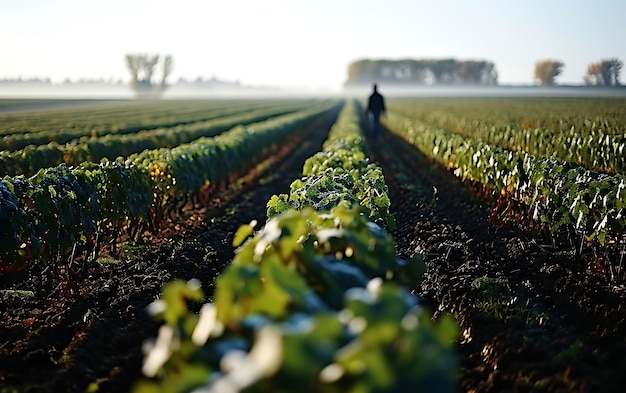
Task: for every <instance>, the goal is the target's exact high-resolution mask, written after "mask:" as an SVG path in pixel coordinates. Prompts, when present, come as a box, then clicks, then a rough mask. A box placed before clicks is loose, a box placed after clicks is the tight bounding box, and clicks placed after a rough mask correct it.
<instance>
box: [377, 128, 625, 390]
mask: <svg viewBox="0 0 626 393" xmlns="http://www.w3.org/2000/svg"><path fill="white" fill-rule="evenodd" d="M370 144H371V149H372V155H373V158H374V159H375V160H377V161H378V163H379V164H380V165H381V166H382V168H383V172H384V173H385V179H386V181H387V184H388V185H389V188H390V197H391V200H392V209H393V213H394V215H395V217H396V220H397V224H398V225H397V229H396V231H395V232H394V237H395V239H396V241H397V243H398V253H399V255H400V256H401V257H403V258H406V259H411V258H413V257H414V256H415V255H416V254H421V255H423V257H424V259H425V262H426V266H427V271H426V274H425V278H424V282H423V284H422V287H421V288H417V289H416V292H417V293H419V294H420V295H421V296H422V297H425V298H426V300H427V302H430V303H431V304H432V305H433V308H435V310H436V311H437V312H441V311H445V312H450V313H452V314H453V315H454V316H455V317H456V318H457V320H459V322H460V324H461V328H462V331H463V335H462V338H461V340H460V342H459V351H460V354H461V356H462V362H463V367H462V370H461V375H460V384H461V388H462V390H464V391H480V392H491V391H494V392H495V391H563V392H565V391H568V392H571V391H600V390H601V391H619V390H620V386H623V383H624V377H623V376H622V373H621V370H623V360H621V355H620V354H621V353H623V350H624V339H623V336H621V337H620V336H618V335H617V334H615V329H617V330H618V331H622V329H621V328H617V327H615V324H614V323H615V322H616V321H617V323H619V324H621V325H623V321H624V319H625V318H624V313H623V312H620V313H617V314H618V315H613V316H612V317H613V318H612V320H611V321H610V322H609V323H607V322H606V321H604V320H602V319H597V318H592V319H591V320H589V318H587V320H586V321H585V323H583V322H582V319H585V317H586V316H587V315H585V314H580V313H578V314H576V315H573V314H572V313H573V310H572V307H571V304H572V302H574V303H576V302H577V301H578V300H577V298H571V296H570V298H569V299H567V300H564V299H562V298H563V296H562V295H561V294H560V292H561V291H562V290H565V289H563V288H559V287H555V286H554V285H552V286H548V285H547V280H546V274H544V273H542V272H541V271H540V270H539V269H540V268H541V269H543V268H545V267H546V266H553V267H554V268H553V270H555V271H558V272H559V273H560V274H566V272H567V271H566V269H558V268H557V267H558V266H560V265H559V263H558V261H555V260H553V259H552V256H551V255H550V254H549V253H547V252H546V251H544V250H543V249H542V248H541V247H539V246H538V245H537V242H536V241H535V240H533V239H530V238H527V237H526V236H524V235H523V234H522V233H521V232H519V231H517V230H515V229H514V228H501V227H496V226H493V225H490V224H489V223H488V219H489V216H490V210H491V208H492V207H493V206H494V205H495V203H494V201H492V200H489V199H486V198H485V196H484V195H481V196H478V195H476V194H474V193H472V192H471V190H469V189H468V188H467V187H465V186H464V185H463V184H461V183H460V182H459V181H458V180H456V178H454V177H453V176H452V175H451V174H450V173H449V172H447V171H445V170H443V169H440V168H439V167H438V166H437V165H435V164H434V163H432V162H430V161H429V160H428V159H426V158H425V157H424V156H423V155H422V154H420V153H419V152H418V151H417V150H416V149H415V148H414V147H412V146H410V145H408V144H407V143H406V142H405V141H404V140H402V139H401V138H399V137H397V136H395V135H393V134H390V133H388V132H387V133H384V135H382V136H381V137H379V138H377V139H373V138H370ZM548 277H550V278H551V279H555V278H556V277H555V276H554V275H550V276H548ZM573 281H574V280H572V279H569V280H568V279H567V278H566V277H565V278H562V279H561V280H560V281H559V283H569V284H571V283H572V282H573ZM605 287H606V284H605ZM566 292H567V293H570V294H571V293H573V292H575V290H566ZM588 292H590V291H585V295H588ZM611 293H612V296H613V297H620V294H614V293H613V292H611ZM557 298H558V299H557ZM578 299H580V298H578ZM605 299H606V298H603V297H602V296H600V297H597V298H595V302H596V303H597V304H595V307H600V308H601V309H602V310H604V311H605V312H606V308H607V307H608V308H609V309H612V310H617V306H615V305H613V306H604V307H603V304H604V300H605ZM563 302H565V303H563ZM587 302H589V299H587ZM613 302H614V301H612V302H609V304H613ZM608 325H610V326H613V330H612V333H613V334H611V335H610V336H606V329H604V330H603V329H601V328H599V327H600V326H608ZM599 329H600V330H603V331H604V332H605V336H604V337H602V336H599V335H596V333H595V332H596V331H597V330H599Z"/></svg>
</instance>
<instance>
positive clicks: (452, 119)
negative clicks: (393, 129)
mask: <svg viewBox="0 0 626 393" xmlns="http://www.w3.org/2000/svg"><path fill="white" fill-rule="evenodd" d="M416 108H417V109H416ZM394 109H396V110H398V111H399V112H401V113H402V114H404V115H406V116H407V117H410V118H412V119H413V120H415V121H419V122H422V123H425V124H426V125H428V126H434V127H437V128H444V129H447V130H449V131H452V132H455V133H457V134H460V135H463V136H464V137H468V138H473V139H481V140H483V141H484V142H485V143H488V144H490V145H493V146H500V147H502V148H504V149H508V150H513V151H525V152H526V153H529V154H531V155H533V156H537V157H546V158H555V159H558V160H560V161H570V162H575V163H577V164H578V165H583V166H585V167H587V168H589V169H592V170H599V171H604V172H608V173H620V174H625V173H626V132H625V131H624V129H623V126H622V128H621V129H618V128H615V127H616V126H613V128H611V129H609V130H607V129H606V127H601V126H598V125H597V124H596V123H594V122H586V123H583V124H578V125H571V126H570V128H567V129H565V128H564V127H563V125H562V124H561V125H560V126H558V127H554V128H544V127H537V126H535V124H533V122H532V120H524V121H522V122H521V123H522V124H516V123H515V122H513V121H511V118H508V117H506V116H505V117H504V119H501V120H495V119H494V120H487V119H485V118H482V117H477V116H478V115H477V114H476V113H466V114H455V113H454V111H450V110H445V111H433V112H429V113H425V112H424V109H422V108H419V104H410V103H408V102H405V103H403V104H399V105H397V106H396V107H394ZM533 115H534V114H533ZM624 120H625V121H626V119H624ZM568 124H569V123H568ZM622 124H623V123H622Z"/></svg>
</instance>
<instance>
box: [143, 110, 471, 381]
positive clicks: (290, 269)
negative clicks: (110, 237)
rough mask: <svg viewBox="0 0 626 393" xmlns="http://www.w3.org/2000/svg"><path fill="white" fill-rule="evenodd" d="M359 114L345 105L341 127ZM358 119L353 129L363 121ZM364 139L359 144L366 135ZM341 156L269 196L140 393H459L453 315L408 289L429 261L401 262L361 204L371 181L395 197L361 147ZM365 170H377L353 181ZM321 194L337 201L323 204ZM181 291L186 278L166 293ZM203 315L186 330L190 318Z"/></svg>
mask: <svg viewBox="0 0 626 393" xmlns="http://www.w3.org/2000/svg"><path fill="white" fill-rule="evenodd" d="M353 108H354V107H353V106H352V105H347V106H346V107H345V108H344V111H343V112H342V113H341V115H340V120H339V121H338V123H340V124H342V123H341V119H346V118H347V116H350V115H351V114H352V113H354V112H352V111H353ZM346 113H348V115H346ZM353 120H354V118H352V120H351V122H350V123H349V124H350V127H352V126H353V125H355V124H358V123H356V122H354V121H353ZM352 128H353V130H355V131H357V132H358V127H352ZM342 129H345V127H343V126H342ZM331 134H332V133H331ZM355 136H356V138H354V139H353V140H354V141H355V142H356V141H359V140H362V138H361V137H358V135H355ZM331 139H332V135H331V136H330V137H329V140H331ZM328 145H332V143H328ZM340 150H342V151H346V152H349V151H350V148H349V146H348V148H346V149H340ZM332 151H333V150H332V148H331V147H328V146H327V147H326V150H325V152H324V154H323V155H318V156H317V157H315V158H314V159H311V160H309V161H307V164H305V169H304V172H307V173H308V175H307V176H306V178H305V179H304V180H301V181H296V182H294V184H292V193H291V194H290V196H286V195H281V196H273V197H272V199H271V200H270V201H269V202H268V212H269V213H270V216H271V218H270V219H269V220H268V222H267V223H266V225H265V226H264V227H263V228H262V229H261V230H259V231H258V232H257V233H256V234H254V236H253V237H249V238H247V240H244V239H245V238H246V236H247V235H249V234H251V233H252V227H251V226H244V227H243V228H242V229H240V230H239V231H238V232H237V235H236V240H235V243H236V244H240V246H239V248H238V249H237V252H236V255H235V258H234V259H233V261H232V263H231V265H230V266H229V267H227V268H226V269H225V271H224V272H223V273H222V274H221V275H220V277H219V278H218V279H217V282H216V291H215V301H214V303H213V304H207V305H205V306H204V307H203V309H202V311H201V313H200V316H199V317H198V318H197V319H196V317H195V316H193V315H189V314H182V315H181V314H176V315H178V316H179V321H178V322H172V321H171V320H170V321H168V322H167V325H164V326H174V325H177V326H180V327H178V328H177V329H173V330H170V329H168V328H165V330H164V333H163V334H161V333H160V334H159V338H158V339H157V342H159V341H161V342H163V343H164V344H163V345H162V346H158V345H157V346H155V347H154V348H153V349H152V350H151V351H149V352H148V354H147V356H146V360H145V363H144V374H145V375H146V376H148V377H155V376H156V377H157V378H153V379H150V380H147V379H144V380H142V381H140V382H139V383H138V385H137V386H136V389H135V390H134V391H135V392H136V393H147V392H165V391H167V392H185V391H191V390H193V389H195V388H199V387H201V388H202V389H205V390H207V391H220V392H221V391H232V392H239V391H246V392H292V391H302V392H337V393H338V392H354V393H356V392H388V391H412V390H426V389H434V390H436V391H441V392H452V391H456V382H455V381H456V372H457V370H458V363H457V362H458V361H457V357H456V355H455V353H454V349H453V341H454V340H455V339H456V338H457V337H458V334H459V331H458V326H457V324H456V322H454V320H453V319H452V318H451V317H449V316H444V317H443V318H441V319H440V320H439V321H438V322H437V323H434V322H433V321H432V320H431V316H430V315H428V313H427V312H425V311H424V310H422V309H421V308H420V307H418V306H417V303H416V298H415V297H413V296H412V295H410V293H409V292H408V290H407V289H406V286H408V287H415V286H417V285H419V283H420V280H421V272H422V271H423V263H420V262H421V261H420V260H419V259H416V260H413V261H409V262H407V261H402V260H399V259H398V258H397V257H396V254H395V242H394V241H393V239H392V238H391V236H390V235H389V233H388V232H387V231H386V230H385V229H384V228H382V227H381V226H379V225H377V224H375V223H374V222H372V221H370V218H369V217H368V215H371V214H365V213H371V211H372V210H373V209H371V210H370V209H368V208H367V207H366V206H363V205H360V202H361V201H362V202H363V203H364V204H367V203H369V202H368V201H367V198H371V194H367V193H364V194H365V195H366V196H365V197H355V190H357V192H358V190H364V189H365V188H366V186H364V185H363V184H367V183H368V182H370V186H372V185H376V182H380V184H378V187H379V188H377V189H378V190H381V192H382V190H385V196H386V185H385V184H384V179H383V178H382V173H377V171H376V167H375V166H373V165H371V166H370V165H368V164H366V163H364V161H365V160H364V157H365V156H364V155H363V154H360V153H359V152H362V150H361V149H358V148H356V147H355V151H356V156H354V155H352V154H344V153H340V154H339V157H340V158H337V157H335V156H333V155H332ZM327 153H328V154H327ZM355 157H358V159H355ZM345 158H347V160H346V159H345ZM359 170H364V171H372V172H373V173H374V174H372V175H370V176H371V178H370V179H367V178H366V176H367V172H364V174H365V176H354V177H353V176H352V173H353V172H355V171H359ZM309 182H312V183H309ZM359 183H360V184H359ZM311 184H313V185H311ZM383 186H384V187H383ZM372 187H374V186H372ZM320 193H327V195H326V196H325V197H327V196H330V195H335V196H334V197H331V198H328V202H322V201H323V200H324V198H325V197H320V195H318V194H320ZM292 196H293V198H292ZM312 201H317V202H315V203H312ZM331 201H332V203H331ZM291 204H295V205H296V206H297V207H298V209H294V208H291V207H290V206H291ZM316 205H317V206H318V207H319V208H320V210H319V211H317V210H315V209H314V208H313V206H316ZM387 206H388V205H387ZM379 218H380V215H379ZM383 278H384V279H386V280H388V282H384V281H383ZM392 281H395V282H392ZM398 284H402V285H403V286H400V285H398ZM173 285H176V286H178V285H180V283H172V284H168V286H167V287H166V289H164V291H168V288H169V286H173ZM404 285H406V286H404ZM179 292H180V291H179ZM180 298H181V297H180V296H179V297H178V300H177V299H174V300H172V299H170V300H166V299H165V296H164V299H163V300H161V301H159V302H158V304H159V305H160V307H165V309H167V308H169V307H172V308H174V309H175V310H181V309H182V307H181V306H180ZM170 303H172V305H171V306H170ZM160 307H159V308H160ZM162 314H163V315H165V311H162ZM196 320H197V321H198V322H197V323H196V324H195V325H194V326H193V327H192V328H191V330H192V332H191V333H189V326H191V325H187V323H188V321H192V322H193V321H196ZM162 329H163V328H162ZM161 337H164V338H163V340H161ZM171 337H175V338H176V339H175V340H174V339H172V338H171ZM190 343H191V344H192V345H190ZM155 359H156V360H155ZM202 373H204V380H203V379H202V377H201V374H202ZM183 375H191V377H190V378H189V379H186V380H185V379H182V378H181V376H183ZM202 380H203V382H201V383H200V381H202Z"/></svg>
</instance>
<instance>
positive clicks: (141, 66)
mask: <svg viewBox="0 0 626 393" xmlns="http://www.w3.org/2000/svg"><path fill="white" fill-rule="evenodd" d="M159 64H161V67H160V68H161V74H160V78H157V66H158V65H159ZM126 67H127V68H128V71H129V72H130V87H131V89H133V91H135V92H136V93H137V94H139V95H142V96H149V95H154V96H158V95H159V94H160V93H162V92H163V91H164V90H165V89H166V88H167V78H168V77H169V76H170V74H171V73H172V70H173V68H174V59H173V58H172V56H171V55H166V56H163V57H161V56H160V55H158V54H157V55H149V54H142V53H140V54H127V55H126Z"/></svg>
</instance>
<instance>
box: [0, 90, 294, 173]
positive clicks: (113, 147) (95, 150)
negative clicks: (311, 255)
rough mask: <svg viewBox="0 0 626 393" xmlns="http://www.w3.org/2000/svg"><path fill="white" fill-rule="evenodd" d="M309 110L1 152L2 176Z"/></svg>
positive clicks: (171, 143) (276, 109) (168, 144)
mask: <svg viewBox="0 0 626 393" xmlns="http://www.w3.org/2000/svg"><path fill="white" fill-rule="evenodd" d="M304 108H306V106H305V105H304V103H303V102H297V103H295V104H293V103H292V104H284V103H282V104H279V105H276V106H270V107H266V108H261V109H255V110H249V111H238V112H236V113H235V114H229V113H228V112H226V113H224V116H220V117H218V118H216V119H211V120H206V121H198V122H194V123H191V124H185V125H176V126H173V127H159V128H156V129H152V130H149V131H142V132H137V133H134V134H109V135H105V136H102V137H98V138H91V137H83V138H80V139H77V140H74V141H72V142H71V143H67V144H57V143H50V144H45V145H39V146H34V145H33V146H27V147H26V148H24V149H22V150H16V151H2V152H0V174H2V175H9V176H15V175H25V176H32V175H34V174H35V173H36V172H37V171H38V170H40V169H43V168H50V167H54V166H57V165H59V164H62V163H65V164H66V165H68V166H77V165H80V164H81V163H83V162H86V161H87V162H99V161H100V160H103V159H114V158H115V157H127V156H129V155H131V154H133V153H137V152H141V151H144V150H146V149H159V148H172V147H175V146H178V145H180V144H182V143H189V142H192V141H194V140H196V139H198V138H201V137H210V136H215V135H218V134H219V133H221V132H224V131H226V130H229V129H230V128H232V127H235V126H237V125H240V124H251V123H254V122H259V121H263V120H265V119H268V118H271V117H275V116H281V115H284V114H288V113H293V112H297V111H300V110H303V109H304Z"/></svg>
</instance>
